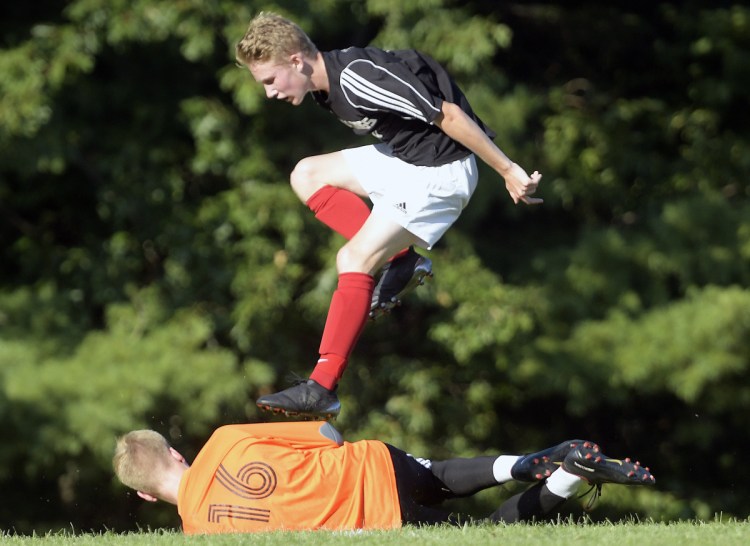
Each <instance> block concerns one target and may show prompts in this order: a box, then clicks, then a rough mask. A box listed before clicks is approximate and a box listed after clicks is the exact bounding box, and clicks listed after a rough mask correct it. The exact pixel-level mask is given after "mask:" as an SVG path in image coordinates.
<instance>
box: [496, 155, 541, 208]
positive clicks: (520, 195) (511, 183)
mask: <svg viewBox="0 0 750 546" xmlns="http://www.w3.org/2000/svg"><path fill="white" fill-rule="evenodd" d="M504 178H505V188H506V189H507V190H508V193H509V194H510V196H511V198H512V199H513V202H514V203H516V204H518V202H519V201H521V202H523V203H526V204H527V205H538V204H539V203H543V202H544V199H541V198H539V197H531V196H532V195H534V193H536V190H537V188H538V187H539V182H540V181H541V179H542V175H541V174H540V173H539V171H534V172H533V173H532V175H531V176H529V175H528V174H526V171H524V170H523V168H521V166H520V165H518V164H516V163H513V165H512V166H511V168H510V171H509V172H507V173H506V174H505V175H504Z"/></svg>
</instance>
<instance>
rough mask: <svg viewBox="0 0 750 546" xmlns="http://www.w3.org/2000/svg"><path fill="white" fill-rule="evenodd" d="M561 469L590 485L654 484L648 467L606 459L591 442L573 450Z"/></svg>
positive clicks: (637, 463) (654, 480)
mask: <svg viewBox="0 0 750 546" xmlns="http://www.w3.org/2000/svg"><path fill="white" fill-rule="evenodd" d="M562 467H563V469H564V470H565V471H566V472H569V473H571V474H575V475H576V476H580V477H581V478H583V479H584V480H586V481H587V482H589V483H590V484H592V485H599V486H600V485H602V484H604V483H619V484H622V485H652V484H654V483H655V482H656V479H655V478H654V476H653V474H651V471H650V470H649V469H648V467H644V466H641V463H640V462H638V461H636V462H635V463H634V462H632V461H631V460H630V459H623V460H620V459H613V458H612V457H607V456H606V455H605V454H604V453H602V452H601V449H600V448H599V446H598V445H596V444H595V443H593V442H583V443H581V444H580V445H578V446H576V447H575V448H573V449H572V450H571V451H570V453H568V455H567V456H566V457H565V460H563V463H562Z"/></svg>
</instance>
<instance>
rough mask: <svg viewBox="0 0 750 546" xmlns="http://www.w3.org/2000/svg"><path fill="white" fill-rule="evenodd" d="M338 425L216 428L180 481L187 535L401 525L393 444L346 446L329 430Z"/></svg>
mask: <svg viewBox="0 0 750 546" xmlns="http://www.w3.org/2000/svg"><path fill="white" fill-rule="evenodd" d="M326 427H328V428H326ZM331 429H332V427H331V426H330V425H329V424H327V423H322V424H321V423H320V422H297V423H263V424H250V425H227V426H224V427H221V428H219V429H218V430H216V432H214V434H213V435H212V436H211V438H210V439H209V440H208V442H207V443H206V445H205V446H203V449H201V451H200V453H199V454H198V456H197V457H196V458H195V462H194V463H193V465H192V466H191V467H190V468H189V469H188V470H187V471H186V472H185V474H184V475H183V477H182V481H181V482H180V490H179V494H178V499H177V509H178V511H179V513H180V517H181V518H182V524H183V530H184V531H185V533H188V534H193V533H228V532H243V533H245V532H256V531H272V530H277V529H291V530H293V529H298V530H301V529H391V528H394V527H400V526H401V510H400V508H399V502H398V493H397V490H396V478H395V475H394V471H393V463H392V461H391V457H390V454H389V452H388V448H387V447H386V446H385V444H383V443H382V442H378V441H371V440H363V441H360V442H354V443H349V442H342V443H341V445H340V444H339V443H337V442H336V441H335V440H332V439H329V438H328V437H326V436H323V434H322V433H325V432H326V431H330V430H331ZM329 436H330V434H329Z"/></svg>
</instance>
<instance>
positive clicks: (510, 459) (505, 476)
mask: <svg viewBox="0 0 750 546" xmlns="http://www.w3.org/2000/svg"><path fill="white" fill-rule="evenodd" d="M520 458H521V457H519V456H517V455H500V456H499V457H498V458H497V459H495V462H494V463H493V464H492V474H493V475H494V476H495V480H497V483H505V482H509V481H510V480H512V479H513V475H512V474H511V469H512V468H513V465H514V464H516V461H518V459H520Z"/></svg>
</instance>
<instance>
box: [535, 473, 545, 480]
mask: <svg viewBox="0 0 750 546" xmlns="http://www.w3.org/2000/svg"><path fill="white" fill-rule="evenodd" d="M534 477H535V478H536V479H537V480H541V479H542V478H543V477H544V476H542V475H541V474H534Z"/></svg>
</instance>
